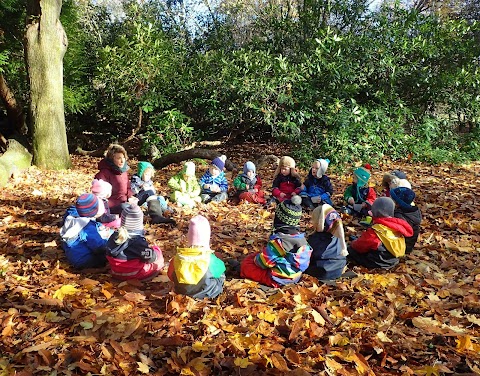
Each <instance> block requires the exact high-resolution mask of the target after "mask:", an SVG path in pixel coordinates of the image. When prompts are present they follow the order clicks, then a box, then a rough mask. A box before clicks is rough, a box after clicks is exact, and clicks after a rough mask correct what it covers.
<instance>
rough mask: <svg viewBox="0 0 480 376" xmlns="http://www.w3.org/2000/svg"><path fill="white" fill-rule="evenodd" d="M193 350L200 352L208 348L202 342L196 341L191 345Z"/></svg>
mask: <svg viewBox="0 0 480 376" xmlns="http://www.w3.org/2000/svg"><path fill="white" fill-rule="evenodd" d="M192 349H193V351H197V352H201V351H205V350H208V346H206V345H204V344H203V343H202V342H200V341H197V342H195V343H194V344H193V345H192Z"/></svg>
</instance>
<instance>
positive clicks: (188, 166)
mask: <svg viewBox="0 0 480 376" xmlns="http://www.w3.org/2000/svg"><path fill="white" fill-rule="evenodd" d="M184 168H185V175H187V176H195V163H193V162H185V166H184Z"/></svg>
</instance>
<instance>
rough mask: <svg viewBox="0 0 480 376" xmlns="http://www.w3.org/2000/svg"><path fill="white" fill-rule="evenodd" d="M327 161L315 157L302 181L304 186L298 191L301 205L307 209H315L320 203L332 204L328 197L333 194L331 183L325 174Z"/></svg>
mask: <svg viewBox="0 0 480 376" xmlns="http://www.w3.org/2000/svg"><path fill="white" fill-rule="evenodd" d="M329 163H330V161H329V160H328V159H317V160H316V161H315V162H313V163H312V168H311V169H310V171H309V172H308V176H307V179H306V180H305V182H304V183H303V187H304V188H303V190H302V192H300V196H301V197H302V205H303V206H305V207H307V208H308V209H315V207H316V206H317V205H320V204H322V203H324V204H329V205H333V203H332V200H331V198H330V197H331V196H332V194H333V187H332V183H331V181H330V178H329V177H328V176H327V175H325V172H327V168H328V164H329Z"/></svg>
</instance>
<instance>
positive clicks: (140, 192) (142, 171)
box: [130, 162, 176, 224]
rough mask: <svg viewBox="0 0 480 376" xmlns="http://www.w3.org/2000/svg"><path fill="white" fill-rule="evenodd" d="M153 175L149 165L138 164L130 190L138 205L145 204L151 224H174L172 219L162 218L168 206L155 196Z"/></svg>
mask: <svg viewBox="0 0 480 376" xmlns="http://www.w3.org/2000/svg"><path fill="white" fill-rule="evenodd" d="M154 173H155V169H154V168H153V166H152V164H151V163H149V162H138V167H137V173H136V174H134V175H133V176H132V179H131V181H130V188H131V190H132V192H133V194H134V195H135V197H136V198H137V199H138V205H143V204H145V203H147V207H148V214H149V216H150V218H151V219H152V223H154V224H159V223H171V224H176V222H175V221H174V220H173V219H170V218H165V217H164V216H163V213H164V212H166V211H167V209H168V206H167V202H166V201H165V198H163V196H157V193H156V190H155V187H154V186H153V181H152V177H153V174H154ZM162 204H163V207H162Z"/></svg>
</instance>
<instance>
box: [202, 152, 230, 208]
mask: <svg viewBox="0 0 480 376" xmlns="http://www.w3.org/2000/svg"><path fill="white" fill-rule="evenodd" d="M226 160H227V157H226V156H225V155H222V156H220V157H217V158H215V159H214V160H213V161H212V164H211V165H210V167H209V168H208V170H207V171H206V172H205V173H204V174H203V176H202V177H201V178H200V187H201V188H202V192H201V193H200V198H201V199H202V202H203V203H205V204H208V203H209V202H211V201H212V202H221V201H224V200H226V199H227V198H228V194H227V191H228V181H227V178H226V176H225V173H224V172H223V169H224V167H225V161H226Z"/></svg>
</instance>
